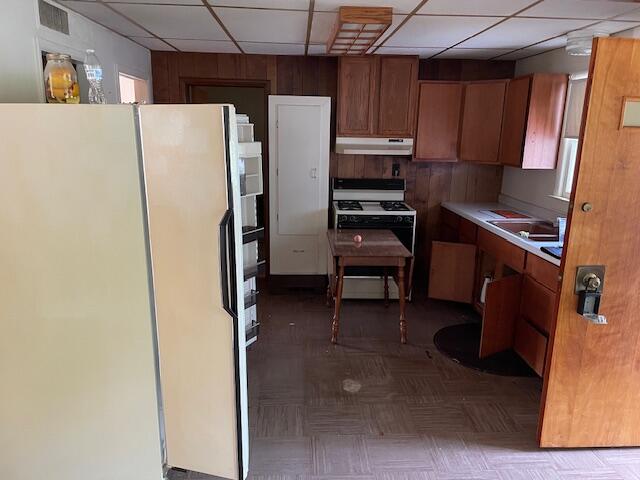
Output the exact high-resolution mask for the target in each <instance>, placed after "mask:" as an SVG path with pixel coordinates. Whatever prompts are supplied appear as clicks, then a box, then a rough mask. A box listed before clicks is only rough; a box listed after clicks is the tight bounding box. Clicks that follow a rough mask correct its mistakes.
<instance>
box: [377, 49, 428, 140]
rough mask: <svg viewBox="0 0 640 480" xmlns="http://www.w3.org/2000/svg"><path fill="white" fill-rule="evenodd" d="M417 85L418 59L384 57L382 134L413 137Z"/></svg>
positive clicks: (380, 122)
mask: <svg viewBox="0 0 640 480" xmlns="http://www.w3.org/2000/svg"><path fill="white" fill-rule="evenodd" d="M417 82H418V57H411V56H398V57H396V56H386V55H382V56H381V57H380V106H379V109H378V131H377V133H378V134H379V135H382V136H389V137H392V136H396V137H412V136H413V126H414V123H415V95H416V87H417Z"/></svg>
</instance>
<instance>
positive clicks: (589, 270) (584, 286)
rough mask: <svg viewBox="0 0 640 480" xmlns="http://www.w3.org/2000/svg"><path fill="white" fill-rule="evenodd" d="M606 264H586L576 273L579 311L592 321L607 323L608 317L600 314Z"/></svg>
mask: <svg viewBox="0 0 640 480" xmlns="http://www.w3.org/2000/svg"><path fill="white" fill-rule="evenodd" d="M604 271H605V268H604V265H584V266H580V267H578V271H577V273H576V283H575V292H576V295H578V309H577V310H578V313H579V314H580V315H582V316H583V317H584V318H585V319H586V320H588V321H589V322H591V323H596V324H599V325H605V324H606V323H607V318H606V317H605V316H604V315H600V313H599V310H600V298H601V297H602V289H603V287H604Z"/></svg>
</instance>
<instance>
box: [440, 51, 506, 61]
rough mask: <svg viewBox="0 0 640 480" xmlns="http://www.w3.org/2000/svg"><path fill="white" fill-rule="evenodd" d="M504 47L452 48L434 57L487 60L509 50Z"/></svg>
mask: <svg viewBox="0 0 640 480" xmlns="http://www.w3.org/2000/svg"><path fill="white" fill-rule="evenodd" d="M510 51H511V50H509V49H504V48H452V49H450V50H446V51H444V52H442V53H441V54H440V55H438V56H437V57H436V58H460V59H470V60H488V59H490V58H493V57H496V56H498V55H503V54H505V53H508V52H510Z"/></svg>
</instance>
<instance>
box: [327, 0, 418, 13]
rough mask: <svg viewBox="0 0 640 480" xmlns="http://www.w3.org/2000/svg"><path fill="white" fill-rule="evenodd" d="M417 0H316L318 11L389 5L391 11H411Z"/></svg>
mask: <svg viewBox="0 0 640 480" xmlns="http://www.w3.org/2000/svg"><path fill="white" fill-rule="evenodd" d="M419 3H420V1H419V0H316V3H315V10H316V11H317V12H318V11H319V12H337V11H338V7H343V6H346V5H348V6H350V7H391V8H393V13H411V12H412V11H413V9H414V8H416V6H417V5H418V4H419Z"/></svg>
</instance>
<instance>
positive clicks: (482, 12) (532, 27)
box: [59, 0, 640, 60]
mask: <svg viewBox="0 0 640 480" xmlns="http://www.w3.org/2000/svg"><path fill="white" fill-rule="evenodd" d="M59 3H61V4H62V5H64V6H66V7H68V8H69V9H70V10H73V11H75V12H77V13H79V14H81V15H83V16H85V17H88V18H90V19H91V20H94V21H95V22H97V23H99V24H101V25H103V26H104V27H106V28H109V29H110V30H113V31H114V32H116V33H119V34H120V35H123V36H125V37H127V38H130V39H131V40H132V41H134V42H136V43H138V44H140V45H143V46H145V47H147V48H149V49H152V50H172V51H173V50H175V51H186V52H219V53H230V52H231V53H257V54H273V55H304V54H308V55H323V54H324V53H325V43H326V41H327V40H328V38H329V35H330V33H331V29H332V27H333V25H334V23H335V21H336V18H337V11H338V8H339V7H340V6H347V5H348V6H381V7H382V6H384V7H392V8H393V12H394V15H393V23H392V25H391V27H390V28H389V30H388V31H387V32H386V33H385V34H384V35H383V36H382V37H381V38H380V39H379V40H378V41H377V43H376V44H375V45H374V46H373V47H372V48H371V49H370V50H369V53H377V54H393V53H396V54H409V55H420V57H422V58H468V59H503V60H519V59H522V58H526V57H529V56H532V55H537V54H540V53H543V52H545V51H548V50H553V49H556V48H561V47H563V46H564V44H565V35H566V33H567V32H569V31H573V30H580V29H584V28H590V29H599V30H604V31H606V32H608V33H617V32H621V31H624V30H628V29H630V28H634V27H636V26H640V4H639V3H637V2H635V1H631V0H629V1H612V0H59Z"/></svg>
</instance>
